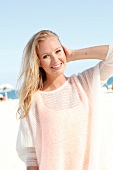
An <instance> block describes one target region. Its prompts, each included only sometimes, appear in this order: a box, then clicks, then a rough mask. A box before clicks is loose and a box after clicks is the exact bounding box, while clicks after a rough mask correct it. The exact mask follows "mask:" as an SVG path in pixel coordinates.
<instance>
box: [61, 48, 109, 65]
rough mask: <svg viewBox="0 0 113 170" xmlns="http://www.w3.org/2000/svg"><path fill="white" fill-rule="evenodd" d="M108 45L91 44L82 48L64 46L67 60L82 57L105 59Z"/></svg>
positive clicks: (81, 58) (82, 58)
mask: <svg viewBox="0 0 113 170" xmlns="http://www.w3.org/2000/svg"><path fill="white" fill-rule="evenodd" d="M108 49H109V45H101V46H93V47H88V48H83V49H77V50H70V49H68V48H65V47H64V52H65V54H66V56H67V62H70V61H75V60H84V59H99V60H105V58H106V55H107V52H108Z"/></svg>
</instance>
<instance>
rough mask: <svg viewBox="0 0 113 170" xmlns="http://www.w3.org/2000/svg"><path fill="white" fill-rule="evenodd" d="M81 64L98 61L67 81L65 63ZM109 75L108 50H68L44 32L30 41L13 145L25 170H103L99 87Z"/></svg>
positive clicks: (111, 55)
mask: <svg viewBox="0 0 113 170" xmlns="http://www.w3.org/2000/svg"><path fill="white" fill-rule="evenodd" d="M81 59H99V60H101V61H100V62H99V63H98V64H97V65H96V66H95V67H92V68H89V69H87V70H85V71H83V72H82V73H79V74H78V75H75V74H73V75H72V76H70V77H66V76H65V75H64V71H65V68H66V63H67V62H70V61H75V60H81ZM112 74H113V45H101V46H95V47H88V48H84V49H78V50H70V49H68V48H66V47H64V46H62V44H61V42H60V40H59V37H58V36H57V35H56V34H55V33H54V32H52V31H49V30H42V31H40V32H38V33H36V34H35V35H34V36H33V37H32V38H31V39H30V41H29V42H28V43H27V45H26V47H25V49H24V53H23V62H22V68H21V73H20V77H19V80H22V82H21V88H20V96H19V107H18V113H19V114H20V127H19V132H18V136H17V145H16V149H17V153H18V155H19V157H20V159H21V160H22V161H24V162H25V164H26V167H27V170H101V169H102V168H103V166H104V168H105V167H107V165H108V163H109V162H105V161H104V162H103V160H104V158H103V154H102V153H101V149H102V148H100V147H101V143H100V141H101V140H100V139H101V138H100V137H101V136H100V135H101V133H100V130H102V129H101V126H99V125H100V124H101V120H100V117H101V114H100V113H101V112H100V104H99V98H98V97H99V92H100V87H101V83H102V82H105V81H106V80H107V79H108V78H109V77H110V76H111V75H112ZM99 128H100V130H99ZM108 156H109V155H108ZM108 160H109V159H108ZM112 162H113V161H112ZM112 166H113V165H112Z"/></svg>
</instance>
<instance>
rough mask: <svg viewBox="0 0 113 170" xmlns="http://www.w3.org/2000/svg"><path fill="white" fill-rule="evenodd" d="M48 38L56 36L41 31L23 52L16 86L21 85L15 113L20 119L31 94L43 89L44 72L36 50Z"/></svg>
mask: <svg viewBox="0 0 113 170" xmlns="http://www.w3.org/2000/svg"><path fill="white" fill-rule="evenodd" d="M48 36H56V37H57V38H58V39H59V37H58V35H57V34H55V33H54V32H52V31H50V30H42V31H40V32H38V33H36V34H34V35H33V36H32V38H31V39H30V40H29V41H28V43H27V45H26V46H25V48H24V51H23V59H22V65H21V69H20V74H19V78H18V84H21V88H20V90H19V106H18V110H17V113H19V115H20V118H23V117H25V116H26V115H27V114H28V112H29V109H30V106H31V97H32V94H33V93H34V92H35V91H36V90H37V89H40V88H43V83H44V82H45V80H46V74H45V71H44V70H43V69H42V68H41V67H39V64H40V61H39V57H38V55H37V48H38V45H39V43H40V42H41V41H44V40H45V39H46V38H47V37H48Z"/></svg>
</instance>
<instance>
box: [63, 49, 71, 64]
mask: <svg viewBox="0 0 113 170" xmlns="http://www.w3.org/2000/svg"><path fill="white" fill-rule="evenodd" d="M62 48H63V50H64V53H65V55H66V60H67V62H70V61H72V50H71V49H69V48H67V47H65V46H62Z"/></svg>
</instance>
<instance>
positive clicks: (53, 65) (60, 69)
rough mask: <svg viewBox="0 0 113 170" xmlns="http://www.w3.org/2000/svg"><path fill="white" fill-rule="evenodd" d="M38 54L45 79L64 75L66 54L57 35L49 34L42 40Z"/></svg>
mask: <svg viewBox="0 0 113 170" xmlns="http://www.w3.org/2000/svg"><path fill="white" fill-rule="evenodd" d="M38 56H39V60H40V67H42V68H43V69H44V71H45V72H46V77H47V79H48V78H50V77H53V78H54V77H58V76H61V75H64V70H65V67H66V56H65V53H64V50H63V48H62V45H61V43H60V42H59V40H58V39H57V37H55V36H49V37H47V38H46V39H45V40H44V41H41V42H40V43H39V48H38Z"/></svg>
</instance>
